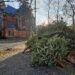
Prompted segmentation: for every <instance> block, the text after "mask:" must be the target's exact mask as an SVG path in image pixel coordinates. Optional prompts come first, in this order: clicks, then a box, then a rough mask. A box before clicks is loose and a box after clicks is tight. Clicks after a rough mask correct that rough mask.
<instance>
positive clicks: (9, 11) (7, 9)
mask: <svg viewBox="0 0 75 75" xmlns="http://www.w3.org/2000/svg"><path fill="white" fill-rule="evenodd" d="M16 11H17V9H15V8H14V7H12V6H9V5H8V6H7V7H5V8H4V12H5V13H7V14H12V15H15V14H16Z"/></svg>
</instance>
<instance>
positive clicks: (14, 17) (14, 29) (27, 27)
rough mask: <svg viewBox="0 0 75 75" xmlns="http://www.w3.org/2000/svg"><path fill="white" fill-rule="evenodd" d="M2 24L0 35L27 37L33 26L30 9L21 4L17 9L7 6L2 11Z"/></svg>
mask: <svg viewBox="0 0 75 75" xmlns="http://www.w3.org/2000/svg"><path fill="white" fill-rule="evenodd" d="M3 13H4V14H3V24H2V27H1V36H2V37H5V38H9V37H12V38H13V37H19V38H25V37H28V36H29V35H30V33H31V30H33V29H35V28H34V26H35V25H34V24H35V21H34V17H33V14H32V12H31V9H30V8H29V7H27V6H26V5H25V4H22V5H21V6H20V8H19V9H15V8H13V7H11V6H7V7H5V8H4V11H3Z"/></svg>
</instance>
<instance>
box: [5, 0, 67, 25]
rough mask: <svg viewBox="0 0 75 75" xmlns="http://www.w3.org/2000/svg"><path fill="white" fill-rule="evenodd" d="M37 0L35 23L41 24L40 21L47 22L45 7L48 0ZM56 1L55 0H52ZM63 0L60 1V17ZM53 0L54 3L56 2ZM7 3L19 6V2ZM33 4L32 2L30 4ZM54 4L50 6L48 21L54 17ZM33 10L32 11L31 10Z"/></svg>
mask: <svg viewBox="0 0 75 75" xmlns="http://www.w3.org/2000/svg"><path fill="white" fill-rule="evenodd" d="M36 1H37V13H36V14H37V25H39V24H42V23H47V19H48V17H47V13H48V12H47V8H48V6H47V5H48V2H47V0H36ZM52 1H53V0H52ZM54 1H56V2H57V0H54ZM64 1H65V0H62V2H61V3H60V12H59V13H60V17H62V16H63V12H62V8H61V7H62V6H63V4H64ZM56 2H55V3H56ZM6 4H7V5H11V6H13V7H15V8H18V7H19V3H18V2H9V3H6ZM32 5H33V6H34V3H33V4H32ZM56 9H57V8H56V4H53V5H51V6H50V21H53V20H55V19H56ZM33 12H34V11H33ZM66 19H67V18H66V17H65V18H64V20H66Z"/></svg>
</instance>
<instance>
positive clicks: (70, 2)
mask: <svg viewBox="0 0 75 75" xmlns="http://www.w3.org/2000/svg"><path fill="white" fill-rule="evenodd" d="M64 9H65V10H66V14H67V15H68V16H69V17H71V18H72V25H73V27H74V25H75V0H66V4H65V5H64Z"/></svg>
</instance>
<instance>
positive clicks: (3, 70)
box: [0, 53, 75, 75]
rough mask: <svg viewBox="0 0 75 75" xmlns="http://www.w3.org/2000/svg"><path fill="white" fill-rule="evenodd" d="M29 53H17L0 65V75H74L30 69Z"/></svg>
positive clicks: (60, 71) (53, 69)
mask: <svg viewBox="0 0 75 75" xmlns="http://www.w3.org/2000/svg"><path fill="white" fill-rule="evenodd" d="M30 64H31V53H26V54H22V53H19V54H17V55H15V56H13V57H11V58H8V59H6V60H5V61H3V62H1V63H0V75H75V72H74V70H75V69H74V70H72V69H71V68H69V69H68V70H66V71H64V70H63V69H56V68H47V67H38V68H34V67H31V65H30Z"/></svg>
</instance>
